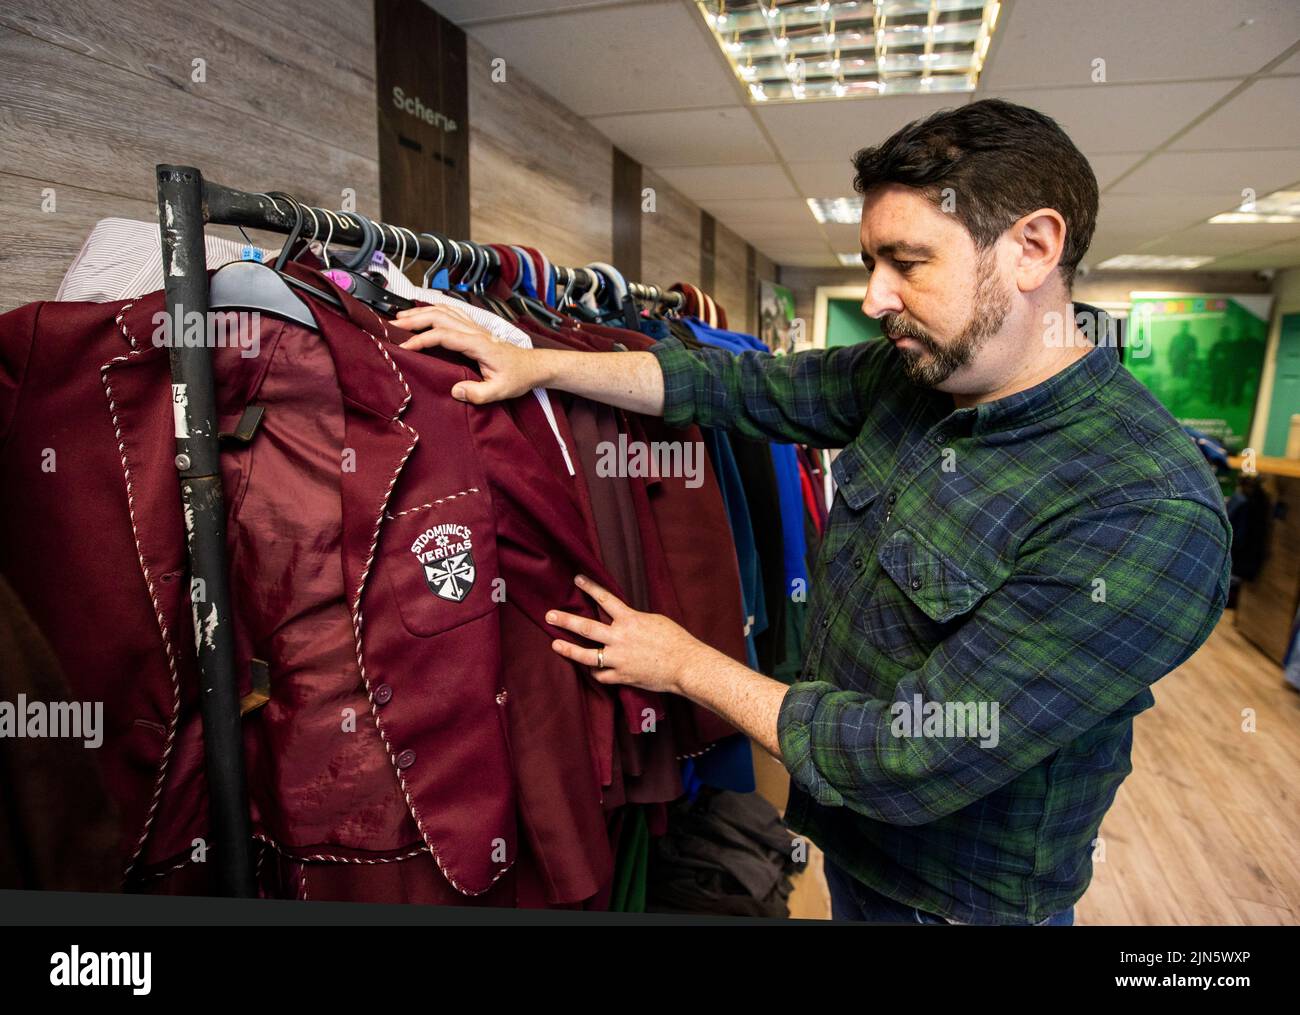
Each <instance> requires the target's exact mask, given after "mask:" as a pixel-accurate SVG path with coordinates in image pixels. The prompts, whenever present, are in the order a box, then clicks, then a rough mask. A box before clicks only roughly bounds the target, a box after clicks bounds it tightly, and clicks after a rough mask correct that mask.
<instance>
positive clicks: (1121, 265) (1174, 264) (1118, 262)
mask: <svg viewBox="0 0 1300 1015" xmlns="http://www.w3.org/2000/svg"><path fill="white" fill-rule="evenodd" d="M1213 260H1214V257H1213V255H1211V256H1208V257H1202V256H1200V255H1199V254H1189V255H1186V256H1179V255H1168V256H1166V255H1163V254H1120V255H1119V256H1118V257H1112V258H1109V259H1108V260H1105V261H1102V262H1101V264H1099V265H1097V267H1098V268H1099V269H1100V268H1109V269H1113V270H1119V271H1190V270H1192V269H1193V268H1199V267H1200V266H1201V265H1203V264H1209V263H1210V262H1211V261H1213Z"/></svg>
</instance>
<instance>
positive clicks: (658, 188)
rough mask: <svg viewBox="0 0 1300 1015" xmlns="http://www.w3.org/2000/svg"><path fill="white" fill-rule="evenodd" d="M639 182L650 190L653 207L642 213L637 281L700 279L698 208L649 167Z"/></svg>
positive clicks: (665, 283)
mask: <svg viewBox="0 0 1300 1015" xmlns="http://www.w3.org/2000/svg"><path fill="white" fill-rule="evenodd" d="M641 182H642V186H643V187H651V188H653V190H654V198H655V210H654V211H653V212H647V213H646V214H645V215H643V216H642V222H641V281H642V282H648V283H650V284H652V285H658V286H662V287H664V288H667V287H668V286H670V285H672V284H673V283H674V282H690V283H691V284H692V285H698V284H699V281H700V209H699V208H698V207H697V206H696V205H694V204H692V203H691V202H690V201H688V200H687V199H686V198H684V197H682V195H681V194H679V193H678V192H677V191H676V190H674V189H673V188H672V187H670V186H669V185H668V182H667V181H666V180H664V178H663V177H662V176H659V175H658V174H656V173H655V172H654V171H653V170H650V169H645V170H643V171H642V179H641Z"/></svg>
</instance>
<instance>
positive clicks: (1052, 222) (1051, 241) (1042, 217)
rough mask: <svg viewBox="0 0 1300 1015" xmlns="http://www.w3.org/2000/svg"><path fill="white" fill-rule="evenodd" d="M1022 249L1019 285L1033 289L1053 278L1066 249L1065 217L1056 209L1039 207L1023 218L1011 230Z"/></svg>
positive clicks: (1017, 263)
mask: <svg viewBox="0 0 1300 1015" xmlns="http://www.w3.org/2000/svg"><path fill="white" fill-rule="evenodd" d="M1009 232H1010V238H1011V240H1012V241H1013V242H1014V243H1015V244H1016V245H1017V247H1018V248H1019V250H1020V253H1019V255H1018V256H1017V258H1016V261H1015V264H1014V270H1015V274H1016V285H1017V287H1018V288H1019V289H1020V291H1021V292H1023V293H1027V292H1033V291H1035V290H1036V289H1038V288H1039V287H1040V286H1042V285H1043V283H1044V282H1046V281H1047V280H1048V279H1050V278H1051V277H1052V276H1053V275H1054V273H1055V272H1056V267H1057V265H1058V264H1060V261H1061V252H1062V251H1063V250H1064V249H1065V219H1064V218H1063V217H1062V216H1061V213H1060V212H1059V211H1057V210H1056V209H1055V208H1039V209H1038V210H1037V211H1033V212H1030V213H1029V214H1028V215H1025V216H1023V217H1022V218H1021V219H1019V220H1018V221H1017V222H1016V223H1015V224H1014V225H1013V226H1012V227H1011V229H1010V230H1009Z"/></svg>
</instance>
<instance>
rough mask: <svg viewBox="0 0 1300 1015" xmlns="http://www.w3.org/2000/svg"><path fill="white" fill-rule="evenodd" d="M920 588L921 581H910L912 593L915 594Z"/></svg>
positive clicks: (916, 579)
mask: <svg viewBox="0 0 1300 1015" xmlns="http://www.w3.org/2000/svg"><path fill="white" fill-rule="evenodd" d="M920 587H921V579H920V578H913V579H912V591H913V592H916V591H917V590H918V589H920Z"/></svg>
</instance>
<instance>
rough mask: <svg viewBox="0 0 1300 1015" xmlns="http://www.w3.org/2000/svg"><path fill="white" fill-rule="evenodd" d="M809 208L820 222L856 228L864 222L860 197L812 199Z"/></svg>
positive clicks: (809, 200) (809, 201)
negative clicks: (859, 223)
mask: <svg viewBox="0 0 1300 1015" xmlns="http://www.w3.org/2000/svg"><path fill="white" fill-rule="evenodd" d="M808 208H809V209H810V210H811V211H812V213H813V218H815V219H816V220H817V221H818V222H838V223H841V224H843V225H850V226H855V225H857V224H858V222H860V221H861V220H862V198H860V197H810V198H808Z"/></svg>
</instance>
